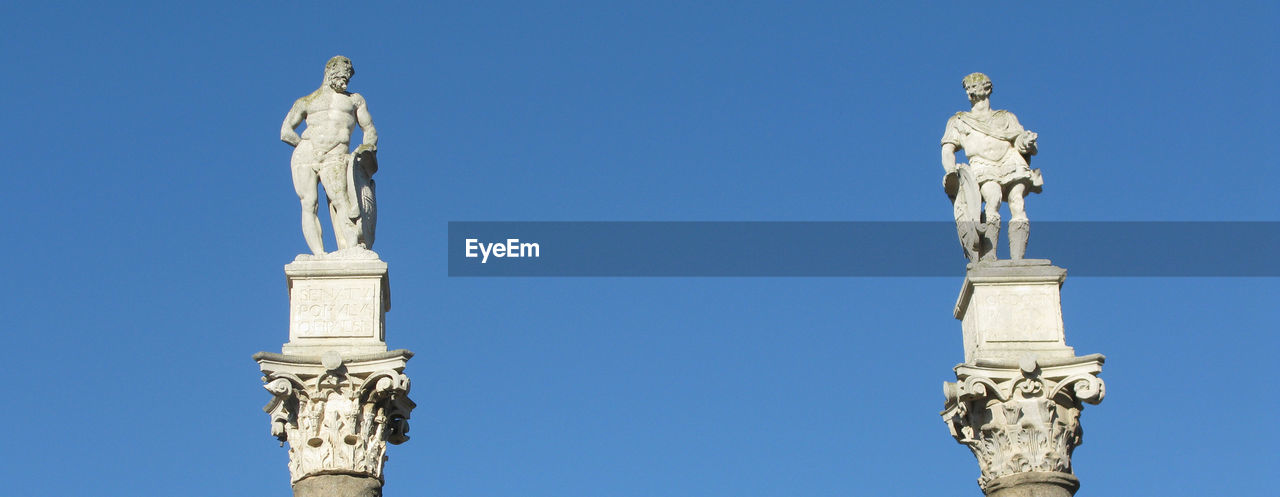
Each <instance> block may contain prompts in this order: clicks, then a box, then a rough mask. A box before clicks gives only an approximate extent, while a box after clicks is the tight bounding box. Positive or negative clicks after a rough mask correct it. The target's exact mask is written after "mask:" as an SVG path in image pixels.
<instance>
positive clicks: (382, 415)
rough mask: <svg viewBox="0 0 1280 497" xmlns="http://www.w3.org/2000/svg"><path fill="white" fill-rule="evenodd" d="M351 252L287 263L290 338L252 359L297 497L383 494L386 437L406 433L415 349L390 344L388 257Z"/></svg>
mask: <svg viewBox="0 0 1280 497" xmlns="http://www.w3.org/2000/svg"><path fill="white" fill-rule="evenodd" d="M348 252H352V251H348ZM355 253H356V254H357V255H359V257H355V258H353V257H350V256H349V254H348V256H347V257H335V256H334V255H333V254H329V255H328V257H327V258H306V259H305V260H303V259H304V258H300V260H298V261H295V262H293V263H292V264H289V265H286V266H285V275H286V278H287V280H288V284H289V304H290V305H289V342H288V343H285V344H284V346H283V350H282V352H283V353H279V354H277V353H274V352H259V353H257V354H254V356H253V359H254V360H255V361H257V362H258V365H259V367H260V368H261V370H262V374H263V381H264V382H266V385H265V386H264V387H265V388H266V389H267V391H268V392H270V393H271V395H272V399H271V402H270V403H268V404H267V406H266V407H265V408H263V410H265V411H266V412H267V414H268V415H269V416H270V417H271V434H272V435H273V436H275V437H276V438H277V439H279V440H280V443H281V445H284V444H285V443H286V442H287V443H288V444H289V473H290V475H291V481H292V483H293V493H294V496H295V497H321V496H323V497H376V496H380V495H382V484H383V481H384V480H383V465H384V463H385V462H386V460H387V456H386V452H387V444H393V445H395V444H400V443H403V442H405V441H406V440H408V439H409V437H408V435H407V434H408V431H409V424H408V419H409V414H410V412H411V411H413V408H414V403H413V401H412V400H409V377H408V376H405V374H404V368H405V364H406V363H407V362H408V361H409V358H411V357H413V353H412V352H409V351H407V350H391V351H388V350H387V345H386V342H385V335H384V320H383V317H384V314H385V313H386V311H387V310H389V309H390V308H391V304H390V302H391V301H390V292H389V286H388V283H387V264H386V263H385V262H382V261H381V260H378V258H377V254H374V253H373V252H370V251H355Z"/></svg>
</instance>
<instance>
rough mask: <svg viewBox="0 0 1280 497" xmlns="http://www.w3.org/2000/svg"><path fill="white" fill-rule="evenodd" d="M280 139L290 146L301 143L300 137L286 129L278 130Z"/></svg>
mask: <svg viewBox="0 0 1280 497" xmlns="http://www.w3.org/2000/svg"><path fill="white" fill-rule="evenodd" d="M280 141H282V142H285V143H288V144H289V146H290V147H296V146H298V144H299V143H302V137H301V136H298V134H297V133H295V132H293V131H288V130H286V131H281V132H280Z"/></svg>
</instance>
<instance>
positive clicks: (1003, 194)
mask: <svg viewBox="0 0 1280 497" xmlns="http://www.w3.org/2000/svg"><path fill="white" fill-rule="evenodd" d="M963 84H964V89H965V92H967V93H968V94H969V103H970V104H972V106H973V107H972V108H971V109H970V110H969V112H957V113H956V115H954V116H951V119H950V120H948V121H947V130H946V132H945V133H943V135H942V168H943V169H945V170H946V176H945V178H944V179H943V188H944V190H946V192H947V196H949V197H951V200H952V202H953V210H954V213H955V218H956V231H957V232H958V234H959V235H960V244H961V245H962V246H963V247H964V252H965V256H966V257H968V258H969V260H970V261H971V262H974V263H978V262H989V261H994V260H995V259H996V245H997V242H998V241H999V239H1000V202H1001V201H1007V202H1009V213H1010V218H1009V256H1010V258H1011V259H1014V260H1020V259H1022V258H1023V256H1024V255H1025V254H1026V250H1027V237H1028V236H1029V235H1030V232H1031V227H1030V224H1029V222H1028V220H1027V212H1026V209H1025V207H1023V199H1024V197H1026V195H1027V194H1028V193H1033V192H1034V193H1040V188H1041V186H1042V185H1043V184H1044V180H1043V179H1042V178H1041V176H1040V170H1039V169H1031V156H1032V155H1035V153H1036V134H1035V133H1032V132H1030V131H1027V130H1025V129H1023V128H1022V125H1021V124H1019V123H1018V118H1017V117H1016V116H1014V115H1013V113H1012V112H1009V111H1006V110H991V101H990V97H991V79H990V78H988V77H987V75H985V74H982V73H977V72H975V73H973V74H970V75H968V76H965V77H964V80H963ZM957 150H964V153H965V155H966V156H967V157H968V159H969V163H968V164H963V163H962V164H957V163H956V151H957ZM983 203H985V204H986V207H985V209H984V208H983V205H982V204H983Z"/></svg>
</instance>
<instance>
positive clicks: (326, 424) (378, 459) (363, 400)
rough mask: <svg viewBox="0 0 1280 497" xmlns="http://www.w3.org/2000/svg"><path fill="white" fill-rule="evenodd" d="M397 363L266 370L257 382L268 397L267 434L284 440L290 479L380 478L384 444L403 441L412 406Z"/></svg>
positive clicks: (407, 388) (407, 384)
mask: <svg viewBox="0 0 1280 497" xmlns="http://www.w3.org/2000/svg"><path fill="white" fill-rule="evenodd" d="M401 368H403V363H400V365H399V367H397V368H394V369H385V370H378V371H374V372H351V371H349V370H348V369H347V368H346V367H345V366H344V367H338V368H334V369H328V368H325V367H323V366H321V365H319V364H316V365H315V367H314V368H313V369H314V370H313V371H310V372H295V373H296V374H293V373H285V372H268V374H267V376H266V377H264V380H265V381H266V382H267V383H266V384H265V385H263V387H264V388H266V390H267V391H268V392H270V393H271V394H272V400H271V401H270V402H269V403H268V404H267V406H266V407H265V408H264V410H265V411H267V413H268V414H269V415H270V417H271V433H272V435H273V436H276V437H277V438H278V439H279V440H280V441H281V443H282V444H283V443H285V442H288V444H289V472H290V474H291V476H292V481H293V482H295V483H296V482H297V481H298V480H301V479H303V478H306V477H308V476H313V475H321V474H346V475H356V476H367V477H374V478H378V479H382V473H383V465H384V463H385V461H386V450H387V443H391V444H393V445H394V444H400V443H403V442H405V441H406V440H408V436H407V433H408V431H409V424H408V419H409V415H410V413H411V412H412V410H413V408H414V407H415V404H414V403H413V401H412V400H409V397H408V395H409V378H408V376H406V375H404V374H403V373H401V372H400V371H399V370H400V369H401ZM295 369H297V368H295ZM264 371H266V368H265V367H264Z"/></svg>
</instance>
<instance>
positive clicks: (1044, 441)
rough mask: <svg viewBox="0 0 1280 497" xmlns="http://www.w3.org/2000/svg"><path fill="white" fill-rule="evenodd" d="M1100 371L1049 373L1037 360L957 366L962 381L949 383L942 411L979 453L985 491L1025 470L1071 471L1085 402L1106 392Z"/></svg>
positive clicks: (954, 431)
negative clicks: (1007, 365) (987, 369)
mask: <svg viewBox="0 0 1280 497" xmlns="http://www.w3.org/2000/svg"><path fill="white" fill-rule="evenodd" d="M1002 373H1003V374H1002ZM1008 373H1013V374H1008ZM1018 373H1021V374H1018ZM1096 373H1097V371H1096V370H1093V371H1088V372H1075V373H1074V374H1071V373H1068V374H1064V375H1045V374H1042V372H1041V371H1040V369H1039V368H1038V367H1036V366H1035V365H1034V363H1033V364H1031V365H1029V367H1028V366H1024V367H1022V368H1020V369H1019V370H1012V371H1009V370H1006V371H1000V372H996V374H983V371H982V368H968V367H965V366H960V367H959V368H957V380H958V381H957V382H955V383H945V385H944V393H945V395H946V397H947V400H946V408H945V409H944V410H943V412H942V417H943V419H944V420H945V421H946V423H947V426H948V427H949V428H950V429H951V435H952V436H953V437H955V439H956V441H957V442H959V443H961V444H963V445H965V446H967V447H969V450H970V451H972V452H973V455H974V456H975V457H976V458H977V459H978V464H979V466H980V467H981V469H982V476H981V477H979V478H978V485H979V486H980V487H981V488H982V489H983V491H984V492H985V491H987V490H989V489H990V487H991V486H992V485H991V484H992V483H993V482H994V481H995V480H997V479H999V478H1002V477H1006V476H1012V475H1016V474H1020V473H1027V472H1049V473H1065V474H1066V475H1070V474H1071V453H1072V451H1074V450H1075V448H1076V447H1077V446H1079V445H1080V444H1081V443H1082V442H1083V437H1082V435H1083V431H1082V429H1081V427H1080V412H1081V410H1082V409H1083V408H1084V405H1083V403H1089V404H1098V403H1099V402H1102V398H1103V397H1104V396H1105V395H1106V386H1105V384H1103V382H1102V380H1101V379H1099V378H1098V377H1097V376H1096ZM1069 479H1070V480H1072V481H1074V477H1071V478H1069Z"/></svg>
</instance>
